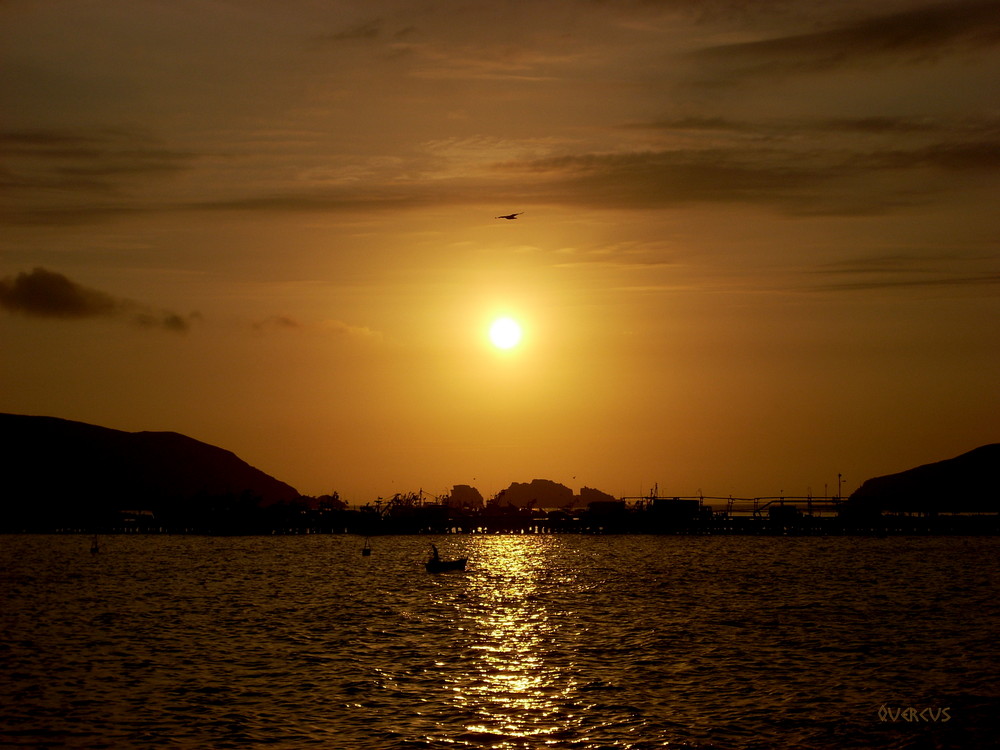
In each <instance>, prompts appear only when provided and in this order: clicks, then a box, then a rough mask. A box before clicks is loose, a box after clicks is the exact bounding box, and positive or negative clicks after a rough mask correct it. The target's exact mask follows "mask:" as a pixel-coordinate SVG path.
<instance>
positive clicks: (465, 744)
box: [0, 535, 1000, 750]
mask: <svg viewBox="0 0 1000 750" xmlns="http://www.w3.org/2000/svg"><path fill="white" fill-rule="evenodd" d="M101 541H102V548H101V551H100V552H99V553H98V554H91V552H90V538H89V537H82V536H32V535H25V536H2V537H0V564H2V575H0V670H2V680H0V746H3V747H30V748H46V747H60V748H62V747H68V748H143V749H145V748H255V747H269V748H299V747H301V748H309V747H318V748H340V749H343V750H348V749H352V748H365V749H369V748H374V749H378V748H389V749H392V748H434V749H441V750H444V749H446V748H447V749H449V750H454V749H457V748H458V749H460V748H497V749H500V748H512V749H513V748H518V749H520V748H525V749H527V748H531V749H536V748H537V749H542V748H552V749H556V750H557V749H561V748H578V749H580V750H585V749H586V750H596V749H597V748H636V749H638V748H660V747H670V748H703V749H707V748H721V749H724V748H733V749H743V748H852V747H853V748H874V747H884V748H911V747H912V748H934V747H962V748H975V747H990V746H993V744H994V743H995V741H996V740H997V737H998V736H1000V735H998V734H997V731H996V730H995V729H993V726H994V722H995V721H996V717H997V716H1000V648H998V646H997V642H996V641H997V639H996V631H997V625H998V615H1000V603H998V597H997V594H998V583H1000V554H998V553H1000V539H997V538H993V537H888V538H881V539H879V538H865V537H809V538H797V537H728V536H727V537H718V536H581V535H549V536H544V535H537V536H536V535H489V536H485V535H477V536H438V537H432V536H398V537H380V538H375V539H373V540H372V546H373V552H372V554H371V556H370V557H363V556H362V554H361V548H362V544H363V540H361V539H359V538H358V537H353V536H280V537H228V538H227V537H222V538H220V537H196V536H110V537H104V538H102V540H101ZM430 542H434V543H435V544H436V545H437V546H438V548H439V549H440V550H441V555H442V557H444V558H449V557H468V558H469V563H468V567H467V570H466V571H464V572H454V573H445V574H428V573H427V572H426V571H425V570H424V567H423V563H424V562H425V560H426V556H427V553H428V551H429V547H428V545H429V543H430Z"/></svg>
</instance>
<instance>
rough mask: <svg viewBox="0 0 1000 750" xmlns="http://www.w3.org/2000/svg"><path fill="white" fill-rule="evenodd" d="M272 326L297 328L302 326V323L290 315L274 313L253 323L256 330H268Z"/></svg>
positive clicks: (285, 328) (289, 328) (287, 328)
mask: <svg viewBox="0 0 1000 750" xmlns="http://www.w3.org/2000/svg"><path fill="white" fill-rule="evenodd" d="M271 328H277V329H282V330H295V329H298V328H302V323H300V322H299V321H297V320H295V318H292V317H290V316H288V315H272V316H271V317H269V318H265V319H264V320H258V321H257V322H255V323H254V324H253V329H254V330H255V331H266V330H268V329H271Z"/></svg>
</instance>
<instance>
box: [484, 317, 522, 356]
mask: <svg viewBox="0 0 1000 750" xmlns="http://www.w3.org/2000/svg"><path fill="white" fill-rule="evenodd" d="M490 341H492V342H493V346H495V347H497V348H498V349H513V348H514V347H515V346H517V345H518V343H519V342H520V341H521V326H520V324H519V323H518V322H517V321H516V320H514V319H513V318H497V319H496V320H494V321H493V324H492V325H491V326H490Z"/></svg>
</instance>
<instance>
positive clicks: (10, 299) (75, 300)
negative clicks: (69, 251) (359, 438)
mask: <svg viewBox="0 0 1000 750" xmlns="http://www.w3.org/2000/svg"><path fill="white" fill-rule="evenodd" d="M0 308H3V309H4V310H6V311H8V312H10V313H18V314H21V315H27V316H29V317H37V318H58V319H63V320H82V319H86V318H121V319H124V320H128V321H129V322H131V323H133V324H135V325H138V326H140V327H143V328H159V329H163V330H168V331H176V332H181V333H183V332H186V331H188V330H189V329H190V327H191V324H192V322H193V321H194V320H198V319H199V318H200V316H199V315H198V314H192V315H189V316H183V315H180V314H178V313H175V312H169V311H155V310H153V309H152V308H150V307H148V306H146V305H141V304H139V303H137V302H133V301H132V300H128V299H123V298H119V297H114V296H112V295H110V294H108V293H106V292H102V291H100V290H98V289H92V288H90V287H87V286H83V285H82V284H78V283H76V282H75V281H73V280H71V279H69V278H68V277H66V276H64V275H63V274H61V273H57V272H55V271H49V270H46V269H44V268H35V269H34V270H32V271H30V272H26V273H25V272H22V273H19V274H18V275H17V276H13V277H11V276H8V277H6V278H4V279H0Z"/></svg>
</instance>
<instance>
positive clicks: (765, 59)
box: [0, 0, 1000, 502]
mask: <svg viewBox="0 0 1000 750" xmlns="http://www.w3.org/2000/svg"><path fill="white" fill-rule="evenodd" d="M0 54H2V60H0V150H2V156H3V161H2V166H0V183H2V191H0V351H2V369H0V411H6V412H15V413H23V414H45V415H50V416H58V417H64V418H68V419H75V420H80V421H85V422H91V423H95V424H100V425H103V426H107V427H113V428H117V429H123V430H129V431H138V430H173V431H177V432H181V433H184V434H187V435H190V436H191V437H194V438H197V439H199V440H203V441H205V442H208V443H212V444H215V445H219V446H221V447H224V448H227V449H229V450H232V451H234V452H235V453H236V454H237V455H239V456H240V457H241V458H243V459H244V460H246V461H248V462H249V463H251V464H253V465H254V466H257V467H258V468H260V469H262V470H263V471H266V472H267V473H269V474H272V475H274V476H276V477H277V478H279V479H281V480H283V481H286V482H288V483H289V484H291V485H293V486H294V487H296V488H297V489H298V490H299V491H301V492H304V493H307V494H319V493H324V492H330V491H332V490H339V491H340V492H341V494H342V495H344V496H345V497H346V498H347V499H348V500H350V501H352V502H365V501H368V500H371V499H374V497H376V496H385V495H390V494H393V493H394V492H400V491H411V490H413V491H415V490H417V489H420V488H423V489H424V490H426V491H427V492H430V493H432V494H437V493H443V492H445V491H447V490H448V489H449V488H450V487H451V485H452V484H460V483H467V484H473V485H475V486H477V487H479V489H480V490H481V491H482V492H483V493H484V494H486V495H490V494H493V493H495V492H497V491H498V490H500V489H502V488H504V487H506V486H507V485H508V484H510V483H511V482H514V481H524V482H526V481H530V480H531V479H533V478H547V479H552V480H555V481H558V482H563V483H564V484H567V485H568V486H570V487H573V488H574V489H578V488H579V487H580V486H583V485H587V486H591V487H596V488H598V489H601V490H604V491H606V492H610V493H611V494H614V495H638V494H642V493H645V492H648V491H649V489H650V488H651V487H652V485H653V484H654V483H658V484H659V487H660V491H661V492H663V493H668V494H672V495H690V494H694V493H696V492H698V491H699V490H701V491H703V492H704V493H705V494H706V495H722V496H725V495H729V494H734V495H737V496H755V495H773V494H778V493H779V492H784V493H785V494H786V495H803V494H806V493H807V492H809V491H811V492H812V493H813V494H817V495H818V494H823V492H824V488H826V487H829V488H830V490H831V491H832V490H833V489H834V488H835V486H836V482H837V474H838V473H842V474H843V475H844V477H845V490H846V491H850V490H851V489H853V488H855V487H857V485H858V484H860V483H861V482H862V481H863V480H864V479H867V478H869V477H871V476H873V475H877V474H884V473H889V472H893V471H899V470H902V469H906V468H910V467H912V466H915V465H917V464H920V463H925V462H928V461H934V460H940V459H944V458H949V457H952V456H954V455H957V454H959V453H962V452H964V451H967V450H970V449H972V448H974V447H976V446H978V445H982V444H984V443H989V442H996V441H997V440H998V426H1000V398H998V387H997V386H998V383H1000V377H998V375H1000V315H998V312H1000V309H998V308H1000V305H998V295H997V290H998V282H1000V249H998V220H997V215H996V214H997V212H996V204H997V199H998V195H1000V191H998V187H1000V181H998V168H1000V5H998V4H997V3H996V2H992V1H991V2H976V1H973V0H970V1H968V2H938V3H934V2H921V1H918V0H879V2H874V3H873V2H871V0H864V2H861V1H860V0H857V1H855V0H844V1H842V2H837V3H803V2H793V1H791V0H787V1H782V0H760V1H759V2H752V3H750V2H743V1H741V0H659V1H654V0H646V1H639V0H635V1H632V2H629V1H627V0H625V1H623V2H614V3H612V2H598V1H597V0H554V1H552V2H548V1H546V2H513V1H508V2H503V1H500V2H492V3H480V2H459V1H458V0H441V1H437V2H436V1H433V0H428V1H427V2H414V1H413V0H396V1H384V0H364V2H361V1H358V2H351V1H346V2H325V1H323V2H321V1H320V0H315V1H313V0H293V1H291V2H274V1H272V0H268V1H267V2H265V1H263V0H243V1H239V2H237V1H235V0H198V1H197V2H195V1H194V0H189V1H184V0H171V1H170V2H167V1H166V0H159V1H157V0H130V1H129V2H120V0H114V1H113V2H112V1H110V0H87V1H85V2H72V3H65V2H55V1H54V0H4V1H3V2H0ZM513 212H523V213H522V215H520V216H519V217H518V218H517V219H515V220H505V219H497V218H494V217H496V216H499V215H504V214H510V213H513ZM505 315H506V316H510V317H512V318H514V319H516V320H517V321H518V322H519V323H520V325H521V327H522V331H523V337H522V339H521V342H520V343H519V345H518V346H516V347H513V348H511V349H509V350H501V349H498V348H496V347H494V346H493V345H492V344H491V343H490V340H489V337H488V331H489V327H490V324H491V323H492V321H493V320H495V319H496V318H497V317H500V316H505Z"/></svg>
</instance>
